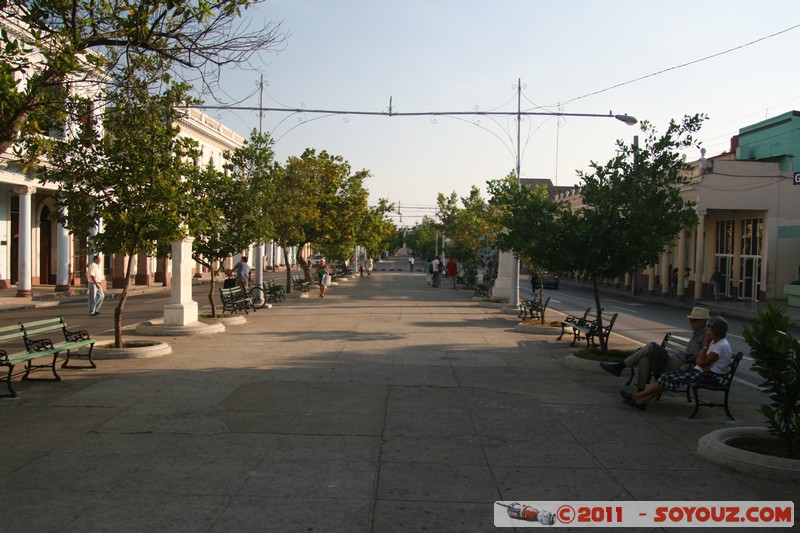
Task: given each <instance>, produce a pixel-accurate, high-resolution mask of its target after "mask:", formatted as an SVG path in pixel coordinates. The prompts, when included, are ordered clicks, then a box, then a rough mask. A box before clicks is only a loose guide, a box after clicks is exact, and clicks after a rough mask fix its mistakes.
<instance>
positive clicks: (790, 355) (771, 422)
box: [743, 303, 800, 458]
mask: <svg viewBox="0 0 800 533" xmlns="http://www.w3.org/2000/svg"><path fill="white" fill-rule="evenodd" d="M758 319H759V321H758V323H757V324H756V325H754V326H753V327H752V328H744V330H743V335H744V338H745V340H746V341H747V344H748V345H749V346H750V355H752V356H753V358H754V359H755V365H753V370H755V371H756V372H758V375H760V376H761V377H762V378H764V382H763V383H762V384H761V388H762V389H763V390H764V391H765V392H767V393H768V394H769V399H770V400H771V403H770V404H769V405H762V406H761V409H759V410H760V411H761V412H762V413H763V414H764V416H765V417H766V418H767V427H768V428H769V430H770V433H772V434H773V435H776V436H777V437H778V438H779V439H781V440H782V441H783V442H784V443H785V444H786V446H787V449H788V450H789V456H790V457H797V458H800V342H798V341H797V340H796V339H794V338H793V337H792V336H791V335H790V334H789V333H788V331H789V325H790V324H789V318H788V317H786V316H785V315H784V312H783V309H781V308H780V307H778V306H777V305H774V304H772V303H770V304H768V305H767V309H766V310H764V311H761V312H759V313H758Z"/></svg>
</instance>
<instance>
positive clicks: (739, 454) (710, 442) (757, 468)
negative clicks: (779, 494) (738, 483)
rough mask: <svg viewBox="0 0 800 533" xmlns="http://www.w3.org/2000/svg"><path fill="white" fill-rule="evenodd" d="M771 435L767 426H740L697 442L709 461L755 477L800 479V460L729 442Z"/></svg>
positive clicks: (726, 429)
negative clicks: (741, 446) (758, 451)
mask: <svg viewBox="0 0 800 533" xmlns="http://www.w3.org/2000/svg"><path fill="white" fill-rule="evenodd" d="M741 438H756V439H757V438H770V434H769V431H768V430H767V428H762V427H737V428H724V429H718V430H716V431H712V432H711V433H709V434H708V435H705V436H704V437H703V438H701V439H700V440H699V441H698V442H697V454H698V455H700V457H703V458H705V459H706V460H707V461H709V462H711V463H714V464H717V465H720V466H724V467H725V468H730V469H731V470H736V471H737V472H743V473H745V474H750V475H753V476H758V477H764V478H769V479H781V480H786V481H800V460H798V459H784V458H781V457H773V456H771V455H763V454H760V453H755V452H751V451H747V450H741V449H739V448H735V447H733V446H731V445H729V444H727V442H728V441H730V440H733V439H741Z"/></svg>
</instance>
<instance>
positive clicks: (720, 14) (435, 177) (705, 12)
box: [206, 0, 800, 226]
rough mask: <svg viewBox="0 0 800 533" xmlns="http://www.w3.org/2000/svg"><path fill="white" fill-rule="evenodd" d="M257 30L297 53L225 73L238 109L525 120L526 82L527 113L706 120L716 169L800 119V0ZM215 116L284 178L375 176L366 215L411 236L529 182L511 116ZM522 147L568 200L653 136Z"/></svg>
mask: <svg viewBox="0 0 800 533" xmlns="http://www.w3.org/2000/svg"><path fill="white" fill-rule="evenodd" d="M246 16H247V17H248V23H249V24H251V25H258V24H263V23H265V22H280V24H281V28H282V30H283V31H284V32H286V34H287V37H286V40H285V42H284V43H283V45H282V47H281V49H280V50H277V51H272V52H269V53H265V54H262V55H261V56H260V57H259V59H260V61H261V63H260V64H257V63H253V64H252V65H251V66H252V67H253V68H247V69H245V68H237V69H233V70H230V71H227V72H225V73H224V75H223V78H222V91H221V92H220V93H217V94H216V95H215V96H216V97H217V98H218V99H219V100H222V101H225V102H226V103H231V104H236V105H241V106H258V105H259V98H262V99H263V100H262V101H263V106H264V107H286V108H300V107H302V108H305V109H326V110H337V111H370V112H386V111H389V103H390V99H391V102H392V110H393V111H394V112H405V113H411V112H427V111H435V112H442V111H448V112H465V111H474V110H476V109H477V110H480V111H505V112H511V113H513V112H516V111H517V86H518V80H520V81H521V87H522V93H521V109H522V110H523V111H538V112H544V113H555V112H559V111H560V112H565V113H589V114H602V115H606V114H608V113H609V112H611V113H613V114H629V115H632V116H634V117H636V118H637V119H639V120H640V121H642V120H648V121H650V122H651V123H652V124H653V125H654V126H655V127H656V128H657V130H658V131H659V132H663V131H664V130H665V129H666V127H667V125H668V124H669V121H670V120H671V119H680V118H681V117H683V116H684V115H686V114H695V113H706V114H707V115H708V116H709V119H708V120H707V121H706V122H705V124H704V126H703V128H702V130H701V132H700V134H699V135H698V138H699V139H700V140H701V142H702V146H703V147H705V149H706V150H707V154H706V156H707V157H708V156H713V155H717V154H719V153H722V152H725V151H727V150H728V149H729V146H730V139H731V137H732V136H733V135H735V134H736V133H737V132H738V130H739V128H742V127H744V126H747V125H750V124H753V123H755V122H758V121H760V120H764V119H765V118H770V117H774V116H776V115H779V114H781V113H784V112H787V111H791V110H797V109H800V69H799V68H797V66H796V65H795V64H794V60H795V59H796V57H797V50H800V27H797V28H793V27H794V26H798V25H800V2H797V1H796V0H768V1H767V2H761V3H758V4H757V3H754V2H752V1H747V2H745V1H740V0H706V1H702V2H697V1H692V2H689V1H684V0H670V1H669V2H667V1H658V2H655V1H653V2H642V1H640V0H602V1H601V0H562V1H558V2H556V1H548V2H545V1H538V0H493V1H491V2H489V1H486V0H484V1H482V2H479V1H473V0H458V1H456V0H406V1H404V2H390V1H385V0H340V1H331V0H267V1H266V2H265V3H262V4H259V5H258V7H257V8H256V9H255V10H249V11H247V12H246ZM790 28H792V29H790ZM787 30H788V31H787ZM779 32H783V33H780V34H779V35H775V36H772V37H769V38H765V37H768V36H770V35H773V34H776V33H779ZM757 40H760V41H759V42H755V43H753V41H757ZM748 43H753V44H748ZM710 56H713V57H710ZM703 58H708V59H704V60H702V61H698V60H701V59H703ZM687 64H688V65H687ZM682 65H684V66H682ZM662 71H664V72H662ZM657 73H658V74H657ZM260 76H263V79H264V82H265V83H264V87H263V92H261V91H260V89H259V79H260ZM640 78H641V79H640ZM633 80H638V81H633ZM627 82H630V83H627ZM606 89H608V90H606ZM206 101H207V102H208V103H211V99H210V98H206ZM208 113H209V114H210V115H212V116H214V117H215V118H217V119H218V120H220V121H221V122H223V123H224V124H226V125H227V126H228V127H230V128H232V129H233V130H235V131H237V132H238V133H240V134H242V135H244V136H247V135H248V133H249V132H250V131H251V130H252V129H253V128H256V129H257V128H258V127H259V123H260V124H261V127H262V128H263V129H264V130H265V131H269V132H270V134H271V135H272V137H273V139H274V140H275V141H276V144H275V152H276V158H277V159H278V161H285V160H286V158H287V157H289V156H292V155H300V154H301V153H302V152H303V151H304V150H305V149H306V148H314V149H316V150H317V151H321V150H326V151H328V152H329V153H331V154H336V155H341V156H342V157H344V159H346V160H347V161H348V162H349V163H350V165H351V166H352V168H353V170H354V171H355V170H361V169H367V170H369V172H370V174H371V177H370V178H369V179H368V180H367V182H366V187H367V188H368V189H369V191H370V201H371V202H372V203H376V202H377V200H378V199H379V198H386V199H388V200H389V201H390V202H393V203H394V204H395V206H399V207H400V214H399V215H398V214H395V215H394V216H393V220H395V221H396V222H397V223H398V224H402V225H405V226H407V225H413V224H415V223H417V222H419V221H420V220H421V217H422V216H423V215H434V214H435V205H436V197H437V194H438V193H443V194H445V195H450V194H451V193H452V192H456V194H458V195H459V196H460V197H464V196H467V194H468V193H469V191H470V188H471V187H472V186H477V187H479V188H480V189H481V190H482V191H484V196H486V193H485V190H486V182H487V181H488V180H492V179H499V178H503V177H504V176H506V175H508V174H509V172H511V171H512V170H513V169H514V168H515V166H516V153H517V143H516V131H517V123H516V117H514V116H511V117H494V118H488V117H480V118H478V117H472V116H466V115H460V116H457V117H454V116H451V117H446V116H440V117H436V118H432V117H425V116H421V117H398V116H394V117H386V116H362V115H353V114H351V115H337V116H322V115H315V114H311V113H304V114H302V115H298V114H289V113H283V112H265V113H264V116H263V118H261V119H259V113H258V112H256V111H244V110H209V111H208ZM520 131H521V142H520V154H521V158H520V167H521V175H522V177H523V178H549V179H551V180H552V181H553V182H554V183H555V184H557V185H566V186H572V185H576V184H579V177H578V176H577V173H576V170H583V171H588V170H590V167H589V164H590V162H591V161H597V162H600V163H605V162H606V161H608V160H609V159H610V158H612V157H613V156H614V148H615V141H616V140H617V139H622V140H624V141H625V142H627V143H630V142H632V139H633V136H634V135H637V134H639V133H640V130H639V126H638V125H636V126H633V127H631V126H626V125H625V124H623V123H622V122H619V121H617V120H614V119H611V118H607V117H602V118H587V117H561V118H559V117H556V116H533V117H523V118H522V121H521V123H520ZM686 156H687V159H688V160H689V161H692V160H696V159H698V158H699V157H700V153H699V151H698V150H690V151H689V152H688V153H687V154H686Z"/></svg>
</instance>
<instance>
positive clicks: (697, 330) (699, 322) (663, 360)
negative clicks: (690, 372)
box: [600, 307, 710, 390]
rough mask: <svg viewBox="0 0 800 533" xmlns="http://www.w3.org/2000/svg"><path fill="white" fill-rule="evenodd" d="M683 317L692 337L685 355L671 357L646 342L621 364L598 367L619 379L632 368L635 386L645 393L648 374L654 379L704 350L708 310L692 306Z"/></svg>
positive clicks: (686, 363)
mask: <svg viewBox="0 0 800 533" xmlns="http://www.w3.org/2000/svg"><path fill="white" fill-rule="evenodd" d="M686 318H688V319H689V326H690V327H691V328H692V338H691V339H690V340H689V345H688V346H687V347H686V351H685V352H682V353H673V354H670V353H668V352H667V350H665V349H664V348H663V347H662V346H661V345H660V344H658V343H655V342H649V343H647V344H645V345H644V346H642V347H641V348H639V349H638V350H636V351H635V352H633V354H631V355H630V356H629V357H628V358H627V359H625V362H624V363H608V362H602V363H600V366H601V367H603V370H605V371H607V372H610V373H611V374H614V375H615V376H621V375H622V371H623V370H624V369H625V368H627V367H634V366H635V367H636V386H637V388H638V389H639V390H644V389H645V387H647V383H648V382H649V381H650V374H651V373H652V374H653V375H654V376H655V377H656V378H657V377H658V376H660V375H661V374H663V373H664V372H668V371H671V370H679V369H680V368H682V367H684V366H689V365H692V364H694V357H695V354H697V352H699V351H700V349H701V348H702V347H703V341H704V340H705V337H706V324H707V323H708V319H709V318H710V315H709V313H708V309H706V308H704V307H694V308H693V309H692V312H691V313H689V315H688V316H687V317H686Z"/></svg>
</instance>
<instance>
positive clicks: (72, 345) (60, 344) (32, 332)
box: [20, 316, 97, 368]
mask: <svg viewBox="0 0 800 533" xmlns="http://www.w3.org/2000/svg"><path fill="white" fill-rule="evenodd" d="M20 329H21V330H22V332H23V334H24V340H25V347H26V348H27V349H28V351H29V352H39V351H41V350H42V349H51V350H54V351H55V352H56V354H58V353H62V352H66V354H67V355H66V357H65V358H64V362H63V363H62V364H61V368H97V365H95V364H94V361H92V350H94V343H95V342H96V341H95V339H93V338H92V337H91V336H90V335H89V332H88V331H86V330H74V331H70V330H68V329H67V323H66V322H65V321H64V317H61V316H59V317H56V318H47V319H44V320H36V321H35V322H26V323H23V324H20ZM54 331H60V332H61V334H62V335H63V337H64V340H63V341H53V339H50V338H39V339H34V338H33V337H35V336H38V335H42V334H43V333H51V332H54ZM48 346H49V348H47V347H48ZM84 346H88V347H89V351H88V352H87V353H86V354H85V355H84V354H80V353H76V354H74V355H73V353H72V351H73V350H79V349H80V348H83V347H84ZM73 357H85V358H87V359H88V362H89V363H88V364H85V365H77V366H76V365H72V364H70V359H71V358H73Z"/></svg>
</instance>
